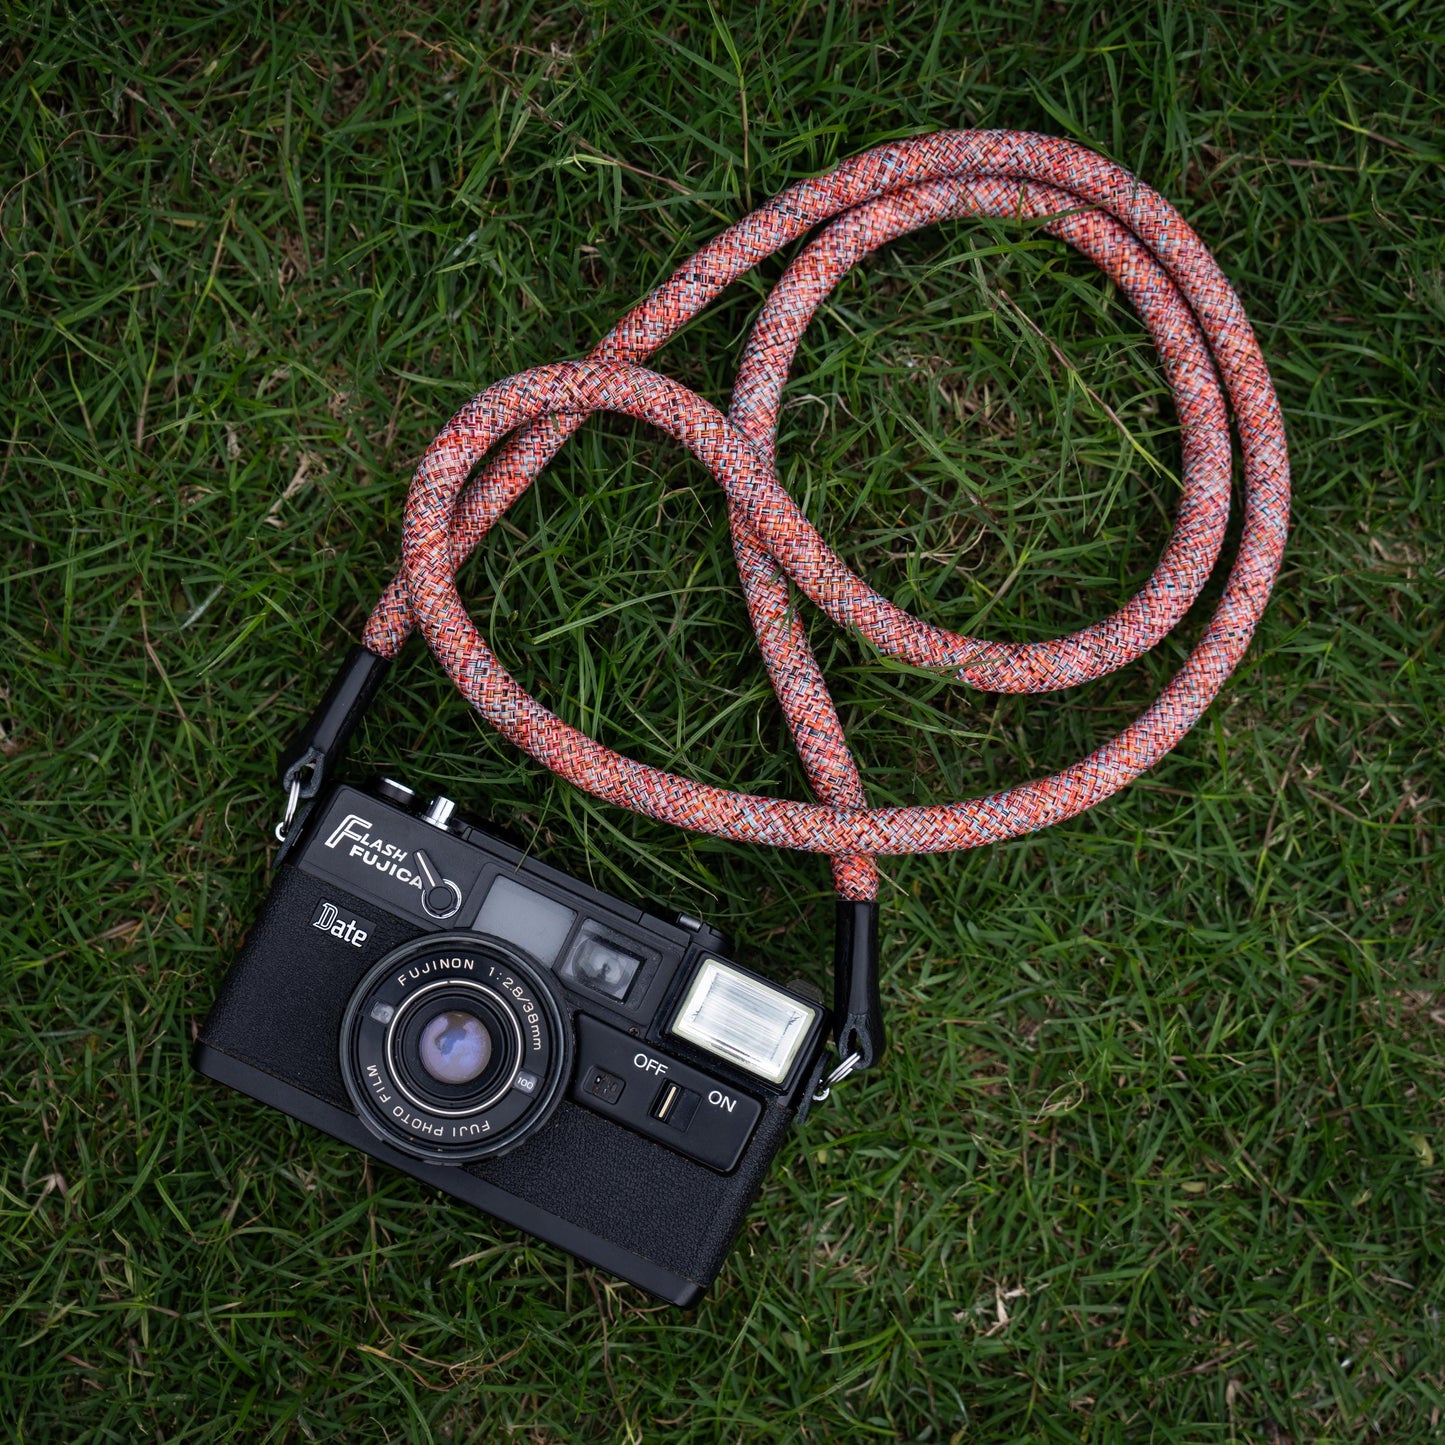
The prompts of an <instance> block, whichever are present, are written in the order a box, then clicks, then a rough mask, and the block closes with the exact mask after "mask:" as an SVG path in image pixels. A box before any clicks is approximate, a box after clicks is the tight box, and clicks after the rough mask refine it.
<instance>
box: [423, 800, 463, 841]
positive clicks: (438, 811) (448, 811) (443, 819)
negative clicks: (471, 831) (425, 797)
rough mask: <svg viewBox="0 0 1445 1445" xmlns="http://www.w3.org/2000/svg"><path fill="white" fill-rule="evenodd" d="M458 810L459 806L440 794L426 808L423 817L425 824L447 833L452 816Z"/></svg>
mask: <svg viewBox="0 0 1445 1445" xmlns="http://www.w3.org/2000/svg"><path fill="white" fill-rule="evenodd" d="M456 810H457V805H456V804H455V803H454V802H453V801H452V800H451V799H450V798H444V797H442V795H441V794H440V793H438V794H437V796H436V797H435V798H433V799H432V800H431V802H430V803H428V804H427V806H426V812H425V813H423V814H422V815H421V820H422V822H423V823H430V824H431V825H432V827H433V828H440V829H441V830H442V831H443V832H445V831H446V826H447V824H448V823H449V822H450V821H451V816H452V814H453V813H455V812H456Z"/></svg>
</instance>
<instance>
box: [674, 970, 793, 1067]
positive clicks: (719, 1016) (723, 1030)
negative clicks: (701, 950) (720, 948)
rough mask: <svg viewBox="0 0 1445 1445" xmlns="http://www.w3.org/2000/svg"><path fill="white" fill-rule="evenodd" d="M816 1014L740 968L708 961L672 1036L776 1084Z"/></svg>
mask: <svg viewBox="0 0 1445 1445" xmlns="http://www.w3.org/2000/svg"><path fill="white" fill-rule="evenodd" d="M820 1012H821V1010H820V1009H818V1008H816V1007H814V1006H813V1005H812V1004H810V1003H805V1002H804V1001H803V1000H802V999H800V998H794V997H793V995H792V994H790V993H784V992H783V990H782V989H780V988H774V987H773V986H772V985H771V984H767V983H764V982H763V980H762V979H760V978H754V977H753V975H752V974H750V973H744V972H743V971H742V969H740V968H734V967H733V966H732V965H731V964H727V963H723V962H722V961H721V960H719V959H716V958H707V959H704V960H703V964H702V967H701V968H700V969H698V971H697V977H696V978H694V979H693V981H692V986H691V987H690V988H689V989H688V991H687V994H686V995H685V996H684V998H683V1000H682V1005H681V1007H680V1008H679V1009H678V1011H677V1013H676V1015H675V1016H674V1018H673V1020H672V1032H673V1033H674V1034H676V1035H677V1037H678V1038H681V1039H686V1040H688V1042H689V1043H694V1044H696V1045H697V1046H698V1047H699V1048H702V1049H706V1050H707V1051H708V1052H709V1053H711V1054H716V1055H717V1056H718V1057H719V1058H723V1059H727V1060H728V1062H729V1063H733V1064H737V1065H739V1066H740V1067H742V1068H744V1069H747V1070H748V1072H749V1073H753V1074H757V1075H758V1077H759V1078H763V1079H767V1080H768V1081H769V1082H770V1083H774V1084H781V1083H782V1082H783V1080H784V1079H786V1078H787V1077H788V1071H789V1070H790V1069H791V1068H792V1067H793V1060H794V1059H796V1058H797V1056H798V1050H799V1049H801V1048H802V1046H803V1043H804V1041H805V1040H806V1039H807V1037H808V1035H809V1033H810V1032H811V1031H812V1026H813V1021H814V1019H816V1018H817V1017H818V1015H819V1013H820Z"/></svg>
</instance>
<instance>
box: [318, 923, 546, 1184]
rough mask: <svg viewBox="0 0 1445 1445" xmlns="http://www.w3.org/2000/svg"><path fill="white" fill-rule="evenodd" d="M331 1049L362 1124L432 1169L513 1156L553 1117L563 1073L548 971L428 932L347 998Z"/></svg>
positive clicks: (465, 938) (481, 941)
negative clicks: (336, 1051)
mask: <svg viewBox="0 0 1445 1445" xmlns="http://www.w3.org/2000/svg"><path fill="white" fill-rule="evenodd" d="M340 1043H341V1077H342V1080H343V1082H344V1083H345V1085H346V1091H347V1093H348V1095H349V1096H350V1098H351V1101H352V1103H353V1105H354V1106H355V1108H356V1112H357V1114H358V1115H359V1116H360V1117H361V1120H362V1122H363V1123H364V1124H365V1125H366V1126H367V1127H368V1128H369V1129H370V1130H371V1131H372V1132H373V1133H374V1134H376V1135H377V1136H378V1137H379V1138H381V1139H382V1140H384V1141H385V1142H386V1143H388V1144H391V1145H392V1146H393V1147H395V1148H397V1149H401V1150H403V1151H405V1152H406V1153H408V1154H412V1155H415V1156H417V1157H419V1158H423V1159H430V1160H432V1161H434V1162H438V1161H440V1162H449V1163H457V1164H462V1163H466V1162H467V1161H468V1160H471V1159H481V1158H485V1157H486V1156H487V1155H489V1154H499V1153H502V1152H504V1151H505V1150H507V1149H512V1148H515V1147H516V1146H517V1145H518V1144H520V1143H521V1142H522V1140H523V1139H525V1138H527V1137H528V1136H529V1135H531V1134H533V1133H534V1132H535V1131H536V1130H537V1129H539V1128H541V1126H542V1125H543V1124H544V1123H546V1121H547V1120H548V1119H549V1118H550V1117H551V1114H552V1111H553V1109H554V1108H555V1107H556V1104H557V1102H558V1101H559V1100H560V1098H561V1096H562V1086H563V1084H564V1082H565V1080H566V1078H567V1076H568V1074H569V1072H570V1068H571V1039H570V1036H569V1034H568V1031H567V1029H566V1027H565V1025H564V1021H563V1015H562V1010H561V1006H560V1003H559V1000H558V998H557V995H556V993H555V991H554V986H553V985H552V982H551V980H550V978H549V976H548V975H547V973H546V971H545V970H543V969H541V968H538V967H537V966H536V965H535V964H533V963H531V962H530V961H529V960H528V959H527V958H526V957H525V956H523V955H522V954H521V953H520V952H517V951H513V950H512V949H510V948H507V947H506V946H505V945H503V944H500V943H499V942H498V941H497V940H496V939H493V938H483V937H481V936H480V935H478V934H475V933H462V932H456V933H435V934H431V935H429V936H427V937H425V938H419V939H415V940H413V941H412V942H411V943H407V944H403V945H402V946H401V947H400V948H397V949H394V950H393V951H392V952H391V953H389V954H387V956H386V957H385V958H383V959H381V960H380V962H378V963H377V964H376V965H375V966H374V967H372V968H371V969H370V970H369V971H368V972H367V974H366V975H365V977H364V978H363V979H362V980H361V982H360V984H358V986H357V988H356V990H355V992H354V993H353V994H352V996H351V999H350V1001H349V1003H348V1004H347V1007H346V1012H345V1014H344V1015H343V1016H342V1021H341V1040H340Z"/></svg>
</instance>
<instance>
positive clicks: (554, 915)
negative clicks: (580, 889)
mask: <svg viewBox="0 0 1445 1445" xmlns="http://www.w3.org/2000/svg"><path fill="white" fill-rule="evenodd" d="M576 917H577V915H576V914H575V913H574V912H573V911H572V910H571V909H570V908H568V907H566V906H565V905H564V904H561V903H557V902H555V901H554V900H553V899H551V898H546V897H544V896H543V895H542V894H540V893H538V892H537V891H536V890H535V889H532V888H527V887H524V886H523V885H522V884H520V883H518V882H517V880H516V879H515V878H505V877H504V878H498V879H497V881H496V882H495V883H493V884H492V886H491V887H490V888H489V889H487V899H486V902H485V903H483V904H482V911H481V912H480V913H478V914H477V921H476V923H475V924H474V925H473V926H474V927H475V928H476V930H477V932H478V933H490V934H492V936H493V937H495V938H501V939H505V940H506V941H507V942H508V943H515V944H516V945H517V947H518V948H520V949H523V950H524V951H525V952H527V953H530V954H531V955H532V957H533V958H535V959H536V960H537V962H538V963H544V964H546V965H547V967H548V968H551V967H552V965H553V964H554V963H555V962H556V961H557V955H558V954H559V953H560V952H561V951H562V945H563V944H564V943H566V941H567V934H568V932H569V931H570V930H571V928H572V920H573V919H574V918H576Z"/></svg>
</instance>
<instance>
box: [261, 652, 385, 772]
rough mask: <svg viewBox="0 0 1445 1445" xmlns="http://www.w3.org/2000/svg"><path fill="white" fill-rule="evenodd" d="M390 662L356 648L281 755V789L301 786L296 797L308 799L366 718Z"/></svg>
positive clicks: (347, 656)
mask: <svg viewBox="0 0 1445 1445" xmlns="http://www.w3.org/2000/svg"><path fill="white" fill-rule="evenodd" d="M390 666H391V662H390V660H389V659H388V658H385V657H378V656H377V655H376V653H374V652H372V651H370V650H369V649H368V648H365V647H362V646H361V644H360V643H357V644H356V645H355V646H353V647H352V649H351V651H350V652H348V653H347V655H346V661H345V662H343V663H342V664H341V668H340V671H338V672H337V674H336V676H335V677H334V678H332V680H331V686H330V687H328V688H327V689H326V696H325V697H323V698H322V699H321V704H320V706H319V707H317V709H316V711H315V712H314V713H312V714H311V717H310V719H309V720H308V722H307V723H306V726H305V727H303V728H302V729H301V731H300V732H299V733H297V734H296V736H295V737H294V738H292V740H291V745H290V746H289V747H288V748H287V749H286V751H285V752H284V753H283V754H282V755H281V786H282V788H285V789H288V790H289V789H290V787H291V783H292V780H293V779H298V778H299V779H300V781H301V797H303V798H313V797H315V796H316V794H317V793H318V792H320V791H321V787H322V784H323V783H325V781H326V779H327V778H328V777H329V776H330V773H331V770H332V769H333V768H334V767H335V766H336V764H337V762H338V761H339V760H340V758H341V755H342V753H343V752H345V750H346V744H347V742H348V740H349V739H350V737H351V735H352V733H354V732H355V731H356V728H357V724H359V723H360V722H361V719H362V718H363V717H364V716H365V715H366V710H367V708H368V707H370V706H371V700H372V698H374V697H375V696H376V690H377V689H378V688H379V687H380V686H381V684H382V683H383V681H385V679H386V674H387V670H388V669H389V668H390Z"/></svg>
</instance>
